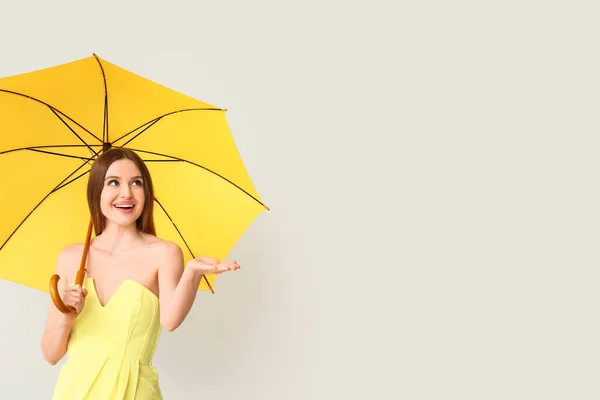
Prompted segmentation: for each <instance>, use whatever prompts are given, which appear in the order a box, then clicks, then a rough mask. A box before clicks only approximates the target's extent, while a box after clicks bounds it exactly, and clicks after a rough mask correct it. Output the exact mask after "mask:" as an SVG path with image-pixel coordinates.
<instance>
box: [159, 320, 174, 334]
mask: <svg viewBox="0 0 600 400" xmlns="http://www.w3.org/2000/svg"><path fill="white" fill-rule="evenodd" d="M160 324H161V325H162V326H163V327H164V328H165V329H166V330H167V331H169V332H173V331H174V330H175V329H177V328H178V327H179V324H176V323H174V322H171V321H160Z"/></svg>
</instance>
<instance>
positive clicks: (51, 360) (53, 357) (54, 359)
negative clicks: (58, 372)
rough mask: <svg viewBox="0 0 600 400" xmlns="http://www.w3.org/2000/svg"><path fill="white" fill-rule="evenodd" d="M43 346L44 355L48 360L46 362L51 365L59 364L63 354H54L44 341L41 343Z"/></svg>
mask: <svg viewBox="0 0 600 400" xmlns="http://www.w3.org/2000/svg"><path fill="white" fill-rule="evenodd" d="M41 347H42V355H43V356H44V360H46V362H47V363H48V364H50V365H56V364H58V362H59V361H60V360H61V358H62V355H58V354H52V353H50V352H48V351H47V349H46V346H44V343H42V344H41Z"/></svg>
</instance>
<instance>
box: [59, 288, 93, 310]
mask: <svg viewBox="0 0 600 400" xmlns="http://www.w3.org/2000/svg"><path fill="white" fill-rule="evenodd" d="M86 296H87V289H85V288H82V287H81V285H71V286H68V287H66V288H65V289H64V290H63V291H62V293H61V294H60V298H61V299H62V301H63V303H65V305H67V306H69V307H73V308H74V309H75V315H79V313H80V312H81V310H83V305H84V304H85V297H86Z"/></svg>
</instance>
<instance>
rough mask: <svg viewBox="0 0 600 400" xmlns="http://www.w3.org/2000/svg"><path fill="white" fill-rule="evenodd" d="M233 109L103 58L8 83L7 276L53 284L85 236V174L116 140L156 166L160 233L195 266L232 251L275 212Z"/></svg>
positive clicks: (0, 133)
mask: <svg viewBox="0 0 600 400" xmlns="http://www.w3.org/2000/svg"><path fill="white" fill-rule="evenodd" d="M225 111H226V110H224V109H221V108H219V107H215V106H213V105H211V104H207V103H205V102H202V101H200V100H196V99H194V98H192V97H189V96H187V95H184V94H182V93H179V92H177V91H175V90H172V89H169V88H167V87H164V86H162V85H159V84H157V83H155V82H152V81H150V80H148V79H145V78H143V77H141V76H138V75H136V74H134V73H132V72H130V71H127V70H125V69H123V68H121V67H119V66H117V65H114V64H111V63H110V62H107V61H105V60H103V59H101V58H100V57H98V56H96V55H94V56H92V57H88V58H84V59H81V60H77V61H73V62H69V63H66V64H62V65H58V66H54V67H50V68H47V69H43V70H39V71H34V72H29V73H25V74H20V75H16V76H10V77H6V78H2V79H0V188H1V193H0V279H5V280H9V281H13V282H17V283H21V284H24V285H26V286H29V287H33V288H36V289H39V290H43V291H48V290H49V289H48V287H49V285H48V280H49V279H50V277H51V276H52V275H53V274H54V271H55V265H56V259H57V257H58V254H59V253H60V251H61V250H62V249H63V248H64V247H65V246H66V245H68V244H70V243H76V242H83V241H84V240H85V239H86V231H88V227H89V223H90V211H89V209H88V205H87V199H86V185H87V176H88V174H89V171H90V168H91V165H92V163H93V162H94V160H95V158H97V157H98V155H99V154H101V153H102V151H105V150H108V149H109V148H111V147H122V148H128V149H131V150H133V151H135V152H136V153H137V154H138V155H140V156H141V158H142V159H143V160H144V161H145V162H146V164H147V166H148V169H149V170H150V173H151V175H152V179H153V183H154V188H155V199H154V201H155V206H154V219H155V225H156V231H157V235H158V236H159V237H160V238H162V239H166V240H171V241H173V242H175V243H177V244H178V245H179V246H180V247H181V248H182V250H183V252H184V258H185V260H186V261H187V260H189V259H191V258H193V257H196V256H199V255H206V256H212V257H216V258H220V259H223V258H226V256H227V254H228V253H229V252H230V250H231V249H232V247H233V246H234V245H235V243H236V241H237V240H238V239H239V238H240V236H241V235H242V234H243V232H244V231H245V230H246V228H247V227H248V226H249V225H250V224H251V223H252V221H253V220H254V219H255V218H256V217H257V216H258V215H259V214H260V212H261V211H263V210H264V209H268V208H267V207H266V206H265V205H264V204H263V202H262V201H261V199H260V197H259V195H258V193H257V191H256V189H255V187H254V185H253V183H252V181H251V180H250V177H249V175H248V172H247V171H246V168H245V166H244V164H243V162H242V159H241V157H240V155H239V153H238V151H237V148H236V145H235V143H234V140H233V137H232V135H231V132H230V130H229V127H228V124H227V120H226V115H225ZM90 232H91V231H90ZM88 239H89V236H88ZM86 243H87V242H86ZM86 247H87V246H86ZM215 279H216V276H214V275H212V276H211V275H209V276H207V277H205V279H204V280H203V281H202V283H201V285H200V287H199V289H200V290H203V289H211V290H212V286H213V285H214V281H215Z"/></svg>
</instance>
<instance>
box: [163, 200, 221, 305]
mask: <svg viewBox="0 0 600 400" xmlns="http://www.w3.org/2000/svg"><path fill="white" fill-rule="evenodd" d="M154 201H156V204H158V206H159V207H160V208H161V210H162V211H163V212H164V213H165V215H166V216H167V218H169V221H170V222H171V225H173V227H174V228H175V230H176V231H177V234H179V237H180V238H181V240H183V243H184V244H185V247H187V249H188V251H189V252H190V254H191V255H192V257H193V258H196V256H195V255H194V252H193V251H192V249H190V246H189V245H188V244H187V242H186V240H185V238H184V237H183V235H182V234H181V231H180V230H179V228H178V227H177V225H176V224H175V222H174V221H173V218H171V216H170V215H169V213H168V212H167V210H165V208H164V207H163V205H162V204H161V203H160V201H158V199H157V198H156V197H154ZM202 277H203V278H204V280H205V281H206V284H207V285H208V287H209V288H210V291H211V292H212V293H213V294H214V293H215V292H214V290H213V288H212V286H211V285H210V283H209V282H208V279H207V278H206V275H202Z"/></svg>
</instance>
